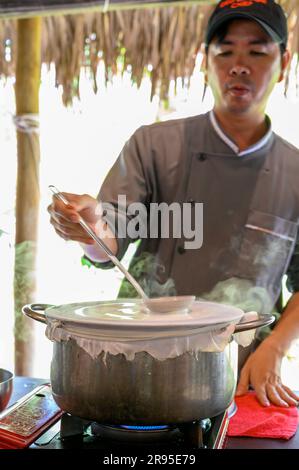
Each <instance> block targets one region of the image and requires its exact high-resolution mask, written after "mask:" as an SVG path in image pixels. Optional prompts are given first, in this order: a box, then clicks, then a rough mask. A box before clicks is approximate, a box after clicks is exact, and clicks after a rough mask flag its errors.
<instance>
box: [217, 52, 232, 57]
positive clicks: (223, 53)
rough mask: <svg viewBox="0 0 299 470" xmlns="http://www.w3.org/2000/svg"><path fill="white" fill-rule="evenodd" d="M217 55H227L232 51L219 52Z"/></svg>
mask: <svg viewBox="0 0 299 470" xmlns="http://www.w3.org/2000/svg"><path fill="white" fill-rule="evenodd" d="M217 55H218V56H220V57H227V56H229V55H232V51H223V52H219V53H218V54H217Z"/></svg>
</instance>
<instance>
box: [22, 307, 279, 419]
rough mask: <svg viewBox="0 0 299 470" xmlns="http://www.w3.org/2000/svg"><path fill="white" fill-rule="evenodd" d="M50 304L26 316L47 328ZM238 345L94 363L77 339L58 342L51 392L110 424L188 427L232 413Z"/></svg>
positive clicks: (69, 407)
mask: <svg viewBox="0 0 299 470" xmlns="http://www.w3.org/2000/svg"><path fill="white" fill-rule="evenodd" d="M47 307H49V306H48V305H43V304H42V305H40V304H35V305H26V306H25V307H23V313H24V314H25V315H27V316H29V317H31V318H33V319H35V320H37V321H40V322H43V323H47V321H46V317H45V315H44V313H43V311H44V310H45V309H46V308H47ZM273 320H274V317H273V316H271V315H260V317H259V320H258V321H251V322H247V323H242V324H239V325H237V326H236V330H235V332H241V331H246V330H250V329H255V328H258V327H262V326H266V325H268V324H270V323H272V322H273ZM237 364H238V345H237V343H236V342H235V341H231V342H229V344H228V345H227V346H226V348H225V350H224V351H223V352H199V353H196V354H194V353H191V352H187V353H184V354H182V355H180V356H178V357H175V358H171V359H166V360H163V361H159V360H157V359H155V358H153V357H152V356H151V355H150V354H148V353H147V352H139V353H137V354H136V355H135V357H134V359H133V360H131V361H129V360H127V359H126V358H125V356H124V355H123V354H117V355H112V354H109V353H108V354H104V353H103V354H100V355H99V356H98V357H96V358H95V359H93V358H92V357H91V356H90V355H89V354H88V353H87V352H85V351H84V350H83V349H82V348H81V347H79V346H78V344H77V342H76V341H74V340H73V339H70V340H69V341H63V342H58V341H55V342H54V346H53V358H52V363H51V385H52V392H53V396H54V399H55V401H56V402H57V404H58V405H59V406H60V407H61V408H62V409H63V410H65V411H67V412H69V413H71V414H73V415H75V416H79V417H82V418H87V419H91V420H95V421H98V422H101V423H109V424H165V423H168V424H170V423H183V422H189V421H193V420H195V419H199V418H208V417H210V418H211V417H213V416H216V415H218V414H220V413H221V412H223V411H224V410H226V409H227V408H228V406H229V405H230V403H231V401H232V399H233V396H234V391H235V386H236V381H237Z"/></svg>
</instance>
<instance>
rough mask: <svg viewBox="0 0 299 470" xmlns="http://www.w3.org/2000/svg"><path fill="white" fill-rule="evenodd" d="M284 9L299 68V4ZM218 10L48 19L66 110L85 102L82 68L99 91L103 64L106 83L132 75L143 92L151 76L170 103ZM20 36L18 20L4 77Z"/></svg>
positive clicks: (47, 37)
mask: <svg viewBox="0 0 299 470" xmlns="http://www.w3.org/2000/svg"><path fill="white" fill-rule="evenodd" d="M280 3H281V4H282V5H283V6H284V8H285V10H286V12H287V14H288V19H289V27H290V48H291V52H292V55H293V56H294V55H297V64H298V51H299V2H298V0H281V1H280ZM212 8H213V6H211V5H199V6H189V7H164V8H151V9H144V10H140V9H138V10H127V11H113V12H107V13H87V14H84V15H68V16H52V17H46V18H43V37H42V62H43V63H46V64H48V65H50V64H51V63H54V64H55V69H56V85H57V86H58V85H62V87H63V102H64V104H70V103H71V102H72V99H73V98H74V96H79V77H80V69H81V67H82V66H84V67H86V68H87V70H89V71H90V72H91V77H92V82H93V86H94V90H95V91H96V90H97V80H96V74H97V68H98V64H99V61H100V60H103V61H104V63H105V72H106V76H105V78H106V83H107V82H108V81H110V80H111V79H112V77H113V75H115V74H116V73H117V72H119V71H120V72H124V71H125V70H130V71H131V77H132V81H133V82H135V83H136V84H137V86H140V84H141V80H142V78H143V76H144V75H145V74H147V75H149V76H150V78H151V82H152V96H153V95H154V94H156V93H157V94H159V96H160V99H165V98H167V93H168V89H169V84H170V81H171V80H172V79H174V80H177V78H178V77H182V78H183V79H186V80H189V79H190V77H191V75H192V73H193V70H194V66H195V60H196V56H197V54H198V52H199V50H200V48H201V44H202V41H203V36H204V31H205V26H206V23H207V20H208V17H209V14H210V11H211V9H212ZM15 34H16V22H15V21H14V20H11V21H7V20H3V21H1V22H0V75H4V76H9V75H12V74H13V73H14V60H15V53H14V50H13V48H14V45H15V43H16V41H15ZM5 41H6V46H5ZM7 41H8V42H7ZM11 46H12V51H11V61H8V60H5V48H6V56H7V58H9V56H8V52H9V48H10V47H11ZM7 51H8V52H7ZM286 84H287V85H288V80H287V82H286Z"/></svg>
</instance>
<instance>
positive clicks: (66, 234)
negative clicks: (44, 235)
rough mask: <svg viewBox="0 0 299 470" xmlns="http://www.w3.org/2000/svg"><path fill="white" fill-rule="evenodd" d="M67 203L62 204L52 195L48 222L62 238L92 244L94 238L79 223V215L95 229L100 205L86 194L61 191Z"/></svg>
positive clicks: (98, 219)
mask: <svg viewBox="0 0 299 470" xmlns="http://www.w3.org/2000/svg"><path fill="white" fill-rule="evenodd" d="M62 194H63V195H64V197H65V198H66V199H67V200H68V202H69V205H66V204H64V203H63V202H62V201H60V200H59V199H58V198H57V197H56V196H53V199H52V204H50V205H49V207H48V212H49V214H50V216H51V218H50V223H51V224H52V225H53V227H54V229H55V231H56V233H57V234H58V235H59V236H60V237H61V238H63V239H64V240H74V241H77V242H80V243H84V244H86V245H93V244H94V240H93V239H92V238H91V237H90V236H89V235H88V233H87V232H86V231H85V230H84V229H83V228H82V227H81V225H80V224H79V215H80V216H81V217H83V219H84V220H85V221H86V222H87V223H88V225H89V226H90V227H91V228H92V229H93V230H94V231H96V225H97V224H99V223H100V222H101V215H102V210H101V205H100V203H99V202H98V201H97V200H96V199H95V198H93V197H91V196H89V195H88V194H83V195H78V194H71V193H62Z"/></svg>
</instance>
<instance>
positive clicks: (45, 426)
mask: <svg viewBox="0 0 299 470" xmlns="http://www.w3.org/2000/svg"><path fill="white" fill-rule="evenodd" d="M228 421H229V420H228V412H227V411H225V412H224V413H222V414H220V415H218V416H216V417H213V418H211V419H203V420H196V421H193V422H190V423H183V424H177V425H176V424H171V425H167V424H166V425H164V424H163V425H157V426H128V425H125V424H124V425H123V426H120V425H111V424H102V423H95V422H91V421H90V420H85V419H82V418H79V417H77V416H72V415H69V414H68V413H65V412H63V411H62V410H60V409H59V408H58V406H57V405H56V403H55V401H54V399H53V397H52V394H51V387H50V385H49V384H46V385H42V386H39V387H36V388H35V389H34V390H33V391H32V392H31V393H29V394H27V395H26V396H25V397H23V398H22V399H21V400H19V401H18V402H17V403H16V404H15V405H13V406H11V407H10V408H8V409H7V410H5V411H4V412H2V414H1V415H0V449H4V448H10V449H17V448H30V449H97V450H100V451H104V452H105V451H112V452H114V451H115V452H117V453H121V452H122V451H124V452H127V451H128V449H130V448H134V451H135V452H136V450H140V451H141V452H146V451H147V449H151V450H153V449H155V450H156V451H157V452H158V451H159V450H161V449H163V451H169V452H177V451H180V450H190V449H205V448H206V449H219V448H222V447H223V446H224V441H225V435H226V429H227V426H228Z"/></svg>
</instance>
